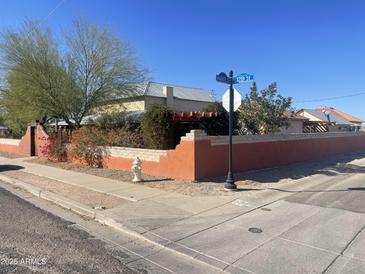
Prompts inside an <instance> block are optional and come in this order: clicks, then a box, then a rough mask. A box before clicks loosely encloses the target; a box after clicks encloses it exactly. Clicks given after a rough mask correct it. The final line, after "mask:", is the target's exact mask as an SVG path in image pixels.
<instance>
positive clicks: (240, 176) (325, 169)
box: [202, 151, 365, 183]
mask: <svg viewBox="0 0 365 274" xmlns="http://www.w3.org/2000/svg"><path fill="white" fill-rule="evenodd" d="M362 158H365V151H362V152H357V153H352V154H346V155H337V156H332V157H328V158H325V159H322V160H317V161H308V162H302V163H296V164H292V165H287V166H281V167H275V168H268V169H262V170H255V171H247V172H242V173H235V174H234V178H235V180H236V181H241V180H251V181H255V182H257V183H277V182H279V181H280V180H283V179H292V180H296V179H300V178H304V177H308V176H311V175H315V174H323V175H326V176H336V175H339V174H355V173H357V174H361V173H364V174H365V166H359V165H355V164H352V163H350V162H351V161H353V160H357V159H362ZM208 181H209V182H215V183H222V182H224V181H225V177H217V178H212V179H209V180H204V181H202V183H204V182H208Z"/></svg>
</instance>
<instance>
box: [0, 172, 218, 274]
mask: <svg viewBox="0 0 365 274" xmlns="http://www.w3.org/2000/svg"><path fill="white" fill-rule="evenodd" d="M1 179H4V181H5V182H7V183H9V184H11V185H13V186H16V187H20V188H22V189H24V190H26V191H28V192H30V193H31V194H33V195H34V196H36V197H37V196H38V198H41V199H44V200H47V201H51V202H53V203H55V204H58V205H59V206H61V207H63V208H66V209H70V210H71V211H73V212H75V213H77V214H79V215H81V216H87V217H89V218H91V219H93V220H95V221H97V222H99V223H102V224H104V225H107V226H109V227H111V228H114V229H116V230H118V231H120V232H122V233H125V234H128V235H130V236H133V237H135V238H136V239H140V240H143V241H146V242H149V243H151V244H153V245H155V246H158V247H160V248H161V250H162V249H166V250H168V251H171V252H173V253H175V254H177V255H180V256H183V257H185V258H188V259H189V260H193V261H195V262H197V263H200V264H203V265H209V267H211V268H215V269H217V270H219V271H224V270H222V269H221V268H218V267H215V266H212V265H210V264H208V263H206V262H204V261H202V260H199V259H195V258H194V257H192V256H189V255H187V254H185V253H183V252H179V251H177V250H175V249H173V248H170V247H168V245H163V244H159V243H157V242H155V241H153V240H151V239H149V238H147V237H145V236H143V234H141V233H139V232H136V231H133V230H131V229H129V228H128V227H126V226H125V225H123V224H122V223H119V222H117V221H115V220H114V219H111V218H108V217H106V216H104V215H102V214H100V213H99V212H96V211H95V210H91V209H89V208H88V207H86V206H85V205H83V204H80V203H77V202H75V201H72V200H69V199H67V198H65V197H63V196H61V195H58V194H56V193H52V192H48V191H45V190H43V189H41V190H38V187H34V186H33V185H31V184H29V183H26V182H24V181H21V180H18V179H14V178H11V177H8V176H5V175H1V174H0V180H1ZM34 189H37V191H36V192H37V195H36V194H34V192H35V191H34ZM41 192H42V195H41ZM79 226H81V225H79ZM81 227H82V226H81ZM84 229H85V230H86V231H87V229H86V228H84ZM147 232H148V231H146V233H147ZM103 239H104V240H105V241H107V242H109V243H112V244H115V245H118V247H120V248H122V249H124V250H127V251H128V252H130V253H132V254H135V255H136V256H139V257H141V259H144V260H146V261H148V262H150V263H152V264H154V265H156V266H158V267H160V268H162V269H164V270H166V271H168V272H170V273H176V272H174V271H172V270H171V269H168V268H166V267H164V266H162V265H160V264H158V263H156V262H154V261H152V260H150V259H148V258H147V257H146V256H142V255H140V254H138V253H136V252H134V251H132V250H130V249H128V248H126V247H123V246H121V245H119V244H118V243H116V242H114V241H112V240H110V239H106V238H105V237H103ZM171 243H173V242H172V241H169V244H171ZM161 250H160V251H161ZM202 255H204V256H207V255H206V254H202ZM212 259H214V258H213V257H212Z"/></svg>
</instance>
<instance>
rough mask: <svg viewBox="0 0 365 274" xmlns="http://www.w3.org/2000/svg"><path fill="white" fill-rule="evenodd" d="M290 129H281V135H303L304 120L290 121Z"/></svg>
mask: <svg viewBox="0 0 365 274" xmlns="http://www.w3.org/2000/svg"><path fill="white" fill-rule="evenodd" d="M289 122H290V125H289V127H288V128H285V127H281V128H280V132H279V134H291V133H303V121H302V120H290V121H289Z"/></svg>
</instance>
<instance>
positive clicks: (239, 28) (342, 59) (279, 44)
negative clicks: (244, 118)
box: [0, 0, 365, 119]
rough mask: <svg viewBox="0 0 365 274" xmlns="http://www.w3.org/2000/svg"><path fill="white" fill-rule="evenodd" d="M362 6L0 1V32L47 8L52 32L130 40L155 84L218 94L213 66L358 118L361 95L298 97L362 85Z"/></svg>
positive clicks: (197, 0)
mask: <svg viewBox="0 0 365 274" xmlns="http://www.w3.org/2000/svg"><path fill="white" fill-rule="evenodd" d="M57 5H59V7H58V8H57V9H56V10H54V8H55V7H57ZM52 10H54V12H53V13H51V14H50V12H51V11H52ZM364 11H365V2H364V1H351V0H348V1H337V0H331V1H324V0H323V1H320V0H317V1H314V0H306V1H302V0H297V1H296V0H275V1H274V0H266V1H263V0H255V1H243V0H242V1H239V0H237V1H223V0H221V1H216V0H209V1H208V0H194V1H193V0H190V1H189V0H185V1H182V0H181V1H177V0H175V1H173V0H170V1H167V0H155V1H154V0H149V1H147V0H128V1H127V0H124V1H123V0H119V1H117V0H115V1H114V0H109V1H108V0H106V1H101V0H100V1H91V0H90V1H83V0H78V1H76V0H64V1H59V0H48V1H45V0H33V1H30V0H12V1H10V0H2V1H1V9H0V30H3V29H4V28H8V27H16V26H18V25H19V24H21V22H22V21H23V20H24V19H25V18H28V19H34V18H37V19H43V18H45V17H46V16H47V15H49V17H48V18H47V19H46V20H45V22H44V23H45V24H47V25H49V26H50V27H51V28H52V29H53V30H54V32H55V33H56V35H60V34H62V32H64V31H66V30H67V29H68V28H70V25H71V21H72V18H74V17H83V18H85V19H86V20H87V21H89V22H91V23H97V24H107V25H109V26H110V27H111V28H112V30H113V31H114V32H115V33H116V35H118V36H119V37H120V38H121V39H122V40H124V41H126V42H128V43H129V44H131V45H132V46H133V47H134V48H135V49H136V51H137V53H138V55H139V58H140V62H141V63H142V64H143V65H144V66H145V67H147V68H148V69H150V71H151V76H152V78H153V79H154V80H155V81H158V82H166V83H173V84H180V85H184V86H192V87H202V88H204V89H206V90H214V93H215V94H216V95H217V97H218V98H220V97H221V95H222V94H223V92H224V91H225V90H226V86H224V85H222V84H219V83H216V82H215V74H216V73H219V72H221V71H225V72H228V71H229V70H230V69H233V70H234V72H235V73H239V72H250V73H253V74H255V78H256V82H257V85H258V87H259V88H265V86H267V85H268V84H269V83H271V82H273V81H276V82H277V83H278V87H279V92H280V93H281V94H283V95H285V96H292V97H293V101H294V105H293V106H294V107H295V108H303V107H306V108H314V107H318V106H322V105H323V106H324V105H325V106H333V107H336V108H339V109H341V110H343V111H346V112H349V113H351V114H353V115H356V116H359V117H360V118H363V119H365V107H364V100H365V95H363V96H357V97H351V98H344V99H341V100H329V101H323V102H306V103H300V102H301V101H303V100H318V99H322V98H328V97H336V96H342V95H348V94H354V93H360V92H365V77H364V67H365V35H364V30H365V16H364V15H363V14H364ZM237 89H238V90H239V91H240V92H241V93H242V94H245V93H246V92H247V91H248V89H249V86H248V85H247V84H245V85H240V86H237Z"/></svg>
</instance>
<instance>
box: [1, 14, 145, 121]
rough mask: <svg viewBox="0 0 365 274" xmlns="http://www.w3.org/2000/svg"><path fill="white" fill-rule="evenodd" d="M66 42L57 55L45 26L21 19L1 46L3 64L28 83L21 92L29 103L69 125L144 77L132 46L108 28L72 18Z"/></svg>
mask: <svg viewBox="0 0 365 274" xmlns="http://www.w3.org/2000/svg"><path fill="white" fill-rule="evenodd" d="M66 42H67V43H66V45H67V46H66V48H65V51H64V53H63V54H61V51H60V50H59V44H58V43H56V41H55V39H54V37H53V36H52V33H51V31H50V30H49V29H47V28H41V27H40V24H39V23H38V22H26V23H25V24H24V25H23V27H22V28H20V29H19V30H17V31H7V32H6V33H4V34H3V35H2V42H1V43H0V50H1V55H2V56H1V57H2V62H1V65H2V68H4V69H5V71H6V74H7V75H10V74H16V75H17V77H15V78H16V79H19V81H20V82H21V83H23V84H24V85H26V86H27V89H26V90H25V89H24V92H29V93H32V96H31V98H32V99H34V101H33V102H32V105H34V107H38V108H41V109H42V111H43V112H45V113H46V114H47V115H49V116H51V117H54V118H62V119H64V120H65V121H66V122H67V123H68V124H69V125H70V126H71V127H74V126H76V127H79V126H80V124H81V121H82V119H83V118H84V117H85V116H86V115H88V114H90V113H91V112H92V110H93V109H95V108H96V107H98V106H100V105H103V104H105V103H107V102H109V101H111V100H114V99H118V98H120V97H121V96H130V95H133V93H134V92H135V90H136V86H137V85H138V84H139V83H141V82H142V81H144V80H145V75H146V71H145V70H144V69H142V68H141V67H140V66H139V64H138V62H137V58H136V55H135V53H134V52H133V50H132V49H131V48H130V47H128V46H127V45H125V44H124V43H122V42H121V41H120V40H119V39H118V38H117V37H116V36H115V35H113V34H112V33H111V31H110V30H109V29H108V28H105V27H99V26H96V25H88V24H87V23H85V22H84V21H82V20H74V28H73V30H72V31H70V32H68V34H67V35H66ZM12 78H14V77H12ZM11 90H12V83H11V82H10V83H9V85H8V92H11ZM18 94H20V95H21V94H22V93H19V92H18ZM28 97H29V96H28Z"/></svg>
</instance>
